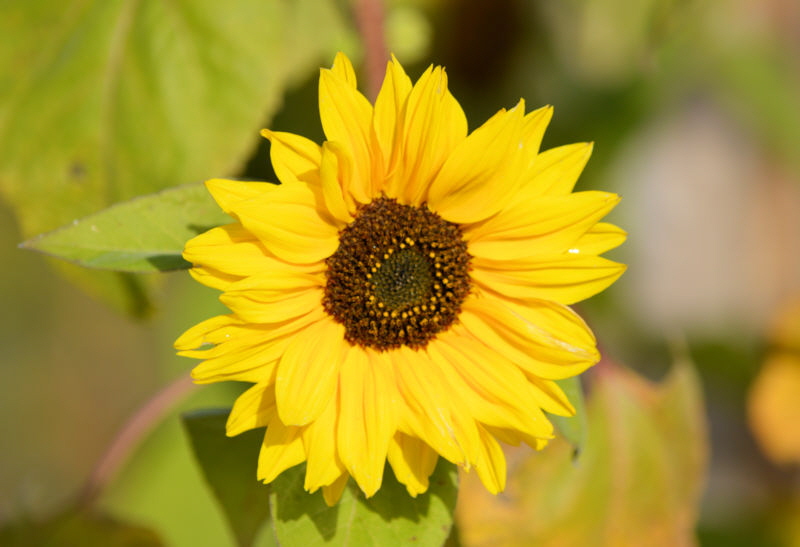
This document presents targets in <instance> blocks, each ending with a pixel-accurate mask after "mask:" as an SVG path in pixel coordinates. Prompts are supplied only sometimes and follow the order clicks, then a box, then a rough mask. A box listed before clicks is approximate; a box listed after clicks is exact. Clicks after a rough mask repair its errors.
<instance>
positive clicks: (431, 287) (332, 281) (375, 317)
mask: <svg viewBox="0 0 800 547" xmlns="http://www.w3.org/2000/svg"><path fill="white" fill-rule="evenodd" d="M469 261H470V256H469V254H468V253H467V244H466V242H465V241H464V238H463V236H462V233H461V228H459V226H458V225H457V224H453V223H452V222H447V221H446V220H444V219H442V218H441V217H440V216H439V215H437V214H436V213H434V212H432V211H431V210H430V209H428V207H427V206H426V205H422V206H420V207H414V206H411V205H401V204H399V203H397V201H395V200H394V199H390V198H386V197H380V198H378V199H376V200H374V201H372V202H371V203H369V204H367V205H364V206H361V207H360V208H359V209H358V211H357V213H356V216H355V220H353V222H351V223H350V224H349V225H348V226H347V227H346V228H345V229H344V230H342V231H341V232H340V233H339V248H338V249H337V250H336V252H335V253H334V254H333V255H331V257H330V258H328V260H327V261H326V264H327V266H328V270H327V285H326V286H325V297H324V299H323V306H324V307H325V311H326V312H327V313H328V314H330V315H331V316H332V317H333V318H334V319H336V320H337V321H338V322H339V323H341V324H343V325H344V327H345V338H346V339H347V341H348V342H350V343H351V344H355V345H359V346H363V347H371V348H373V349H377V350H379V351H385V350H389V349H393V348H397V347H400V346H402V345H406V346H409V347H411V348H414V349H419V348H423V347H425V346H426V345H427V344H428V342H430V341H431V340H432V339H433V338H434V337H435V336H436V334H438V333H439V332H442V331H444V330H446V329H447V328H448V327H449V326H450V325H451V324H452V323H453V321H455V320H456V318H457V317H458V315H459V313H460V312H461V303H462V302H463V301H464V298H466V296H467V294H468V293H469V290H470V278H469V273H468V271H469Z"/></svg>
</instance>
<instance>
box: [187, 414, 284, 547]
mask: <svg viewBox="0 0 800 547" xmlns="http://www.w3.org/2000/svg"><path fill="white" fill-rule="evenodd" d="M227 419H228V411H227V410H208V411H197V412H192V413H188V414H184V416H183V424H184V426H185V428H186V432H187V433H188V435H189V439H190V440H191V443H192V448H193V450H194V454H195V456H196V458H197V462H198V463H199V464H200V468H201V469H202V471H203V475H204V476H205V478H206V481H208V484H209V486H210V487H211V490H212V491H213V492H214V496H215V497H216V498H217V501H219V503H220V505H221V507H222V510H223V512H224V513H225V516H226V517H227V519H228V523H229V524H230V527H231V530H232V531H233V534H234V536H235V537H236V541H237V544H238V545H239V546H240V547H249V546H251V545H253V542H254V541H255V539H256V537H257V535H258V532H259V530H261V529H262V528H263V527H264V525H265V524H266V523H267V522H268V521H269V497H268V494H269V487H268V486H265V485H263V484H261V483H260V482H259V481H258V480H256V462H257V461H258V449H259V447H260V446H261V439H262V438H263V431H248V432H246V433H243V434H241V435H238V436H237V437H233V438H230V437H226V436H225V422H226V421H227ZM264 535H265V536H269V534H264Z"/></svg>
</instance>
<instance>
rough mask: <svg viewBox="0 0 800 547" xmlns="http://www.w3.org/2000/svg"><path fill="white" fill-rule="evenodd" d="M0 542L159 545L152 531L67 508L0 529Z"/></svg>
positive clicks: (10, 546)
mask: <svg viewBox="0 0 800 547" xmlns="http://www.w3.org/2000/svg"><path fill="white" fill-rule="evenodd" d="M0 545H4V546H5V547H27V546H29V545H53V546H56V545H81V546H84V547H161V546H162V545H164V543H163V542H162V541H161V539H160V538H159V537H158V536H157V535H156V534H155V533H153V532H152V531H150V530H148V529H146V528H142V527H140V526H135V525H132V524H128V523H124V522H120V521H118V520H116V519H115V518H113V517H111V516H108V515H105V514H101V513H95V512H90V511H88V510H81V509H77V508H68V509H67V510H65V511H63V512H61V513H58V514H56V515H54V516H51V517H49V518H47V519H44V520H32V519H28V518H23V519H21V520H19V521H15V522H9V523H6V524H5V525H4V526H3V527H2V528H0Z"/></svg>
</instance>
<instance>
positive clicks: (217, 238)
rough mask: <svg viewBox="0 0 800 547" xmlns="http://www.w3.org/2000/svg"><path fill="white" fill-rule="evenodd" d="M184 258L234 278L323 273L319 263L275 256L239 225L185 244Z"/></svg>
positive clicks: (222, 227) (226, 227)
mask: <svg viewBox="0 0 800 547" xmlns="http://www.w3.org/2000/svg"><path fill="white" fill-rule="evenodd" d="M183 258H185V259H186V260H187V261H189V262H191V263H192V264H196V265H202V266H204V267H205V268H208V269H209V271H211V272H214V271H217V272H220V273H224V274H229V275H233V276H255V275H261V274H264V273H265V272H281V273H283V272H292V273H298V272H299V273H314V272H323V271H324V270H325V265H324V264H322V263H321V262H320V263H316V264H309V265H300V264H291V263H288V262H285V261H283V260H280V259H279V258H277V257H275V256H274V255H273V254H272V253H271V252H270V251H269V250H267V248H266V247H264V245H263V244H262V243H261V242H260V241H259V240H258V238H257V237H256V236H255V235H254V234H252V233H251V232H249V231H248V230H246V229H245V228H244V227H243V226H242V225H241V224H240V223H238V222H237V223H235V224H228V225H225V226H219V227H217V228H212V229H211V230H208V231H207V232H204V233H202V234H200V235H198V236H196V237H193V238H192V239H190V240H189V241H188V242H187V243H186V248H185V249H184V251H183Z"/></svg>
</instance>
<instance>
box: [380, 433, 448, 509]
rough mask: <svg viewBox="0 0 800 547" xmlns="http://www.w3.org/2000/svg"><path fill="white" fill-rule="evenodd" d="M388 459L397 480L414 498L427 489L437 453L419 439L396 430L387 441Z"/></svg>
mask: <svg viewBox="0 0 800 547" xmlns="http://www.w3.org/2000/svg"><path fill="white" fill-rule="evenodd" d="M388 459H389V464H390V465H391V466H392V471H394V476H395V477H397V481H398V482H399V483H401V484H404V485H405V486H406V490H408V493H409V494H410V495H411V497H414V498H415V497H417V494H421V493H423V492H425V491H427V490H428V478H429V477H430V476H431V474H432V473H433V470H434V469H436V462H437V461H438V459H439V455H438V454H437V453H436V451H435V450H433V449H432V448H431V447H430V446H428V445H427V444H425V442H424V441H422V440H421V439H418V438H416V437H410V436H408V435H406V434H404V433H400V432H398V433H395V435H394V437H393V438H392V440H391V442H390V443H389V451H388Z"/></svg>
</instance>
